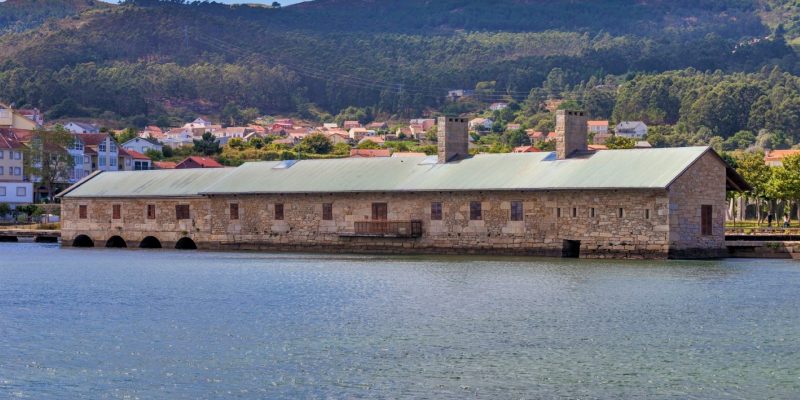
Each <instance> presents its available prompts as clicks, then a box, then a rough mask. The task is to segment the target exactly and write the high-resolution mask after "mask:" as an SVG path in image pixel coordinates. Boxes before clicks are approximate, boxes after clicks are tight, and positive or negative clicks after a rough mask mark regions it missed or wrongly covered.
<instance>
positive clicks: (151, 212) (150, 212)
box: [147, 204, 156, 219]
mask: <svg viewBox="0 0 800 400" xmlns="http://www.w3.org/2000/svg"><path fill="white" fill-rule="evenodd" d="M147 219H156V205H155V204H148V205H147Z"/></svg>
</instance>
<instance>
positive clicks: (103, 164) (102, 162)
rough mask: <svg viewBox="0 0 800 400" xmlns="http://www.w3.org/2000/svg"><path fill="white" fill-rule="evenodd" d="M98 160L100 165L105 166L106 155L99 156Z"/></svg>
mask: <svg viewBox="0 0 800 400" xmlns="http://www.w3.org/2000/svg"><path fill="white" fill-rule="evenodd" d="M99 160H100V166H101V167H105V166H106V156H100V157H99Z"/></svg>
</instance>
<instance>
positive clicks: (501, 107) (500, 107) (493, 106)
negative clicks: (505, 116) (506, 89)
mask: <svg viewBox="0 0 800 400" xmlns="http://www.w3.org/2000/svg"><path fill="white" fill-rule="evenodd" d="M506 108H508V103H492V104H490V105H489V110H491V111H501V110H505V109H506Z"/></svg>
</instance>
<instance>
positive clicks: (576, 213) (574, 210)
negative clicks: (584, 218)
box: [572, 207, 578, 218]
mask: <svg viewBox="0 0 800 400" xmlns="http://www.w3.org/2000/svg"><path fill="white" fill-rule="evenodd" d="M577 217H578V209H577V208H575V207H572V218H577Z"/></svg>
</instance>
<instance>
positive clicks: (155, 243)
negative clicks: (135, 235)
mask: <svg viewBox="0 0 800 400" xmlns="http://www.w3.org/2000/svg"><path fill="white" fill-rule="evenodd" d="M139 248H140V249H160V248H161V241H160V240H158V239H156V238H155V237H153V236H148V237H146V238H144V239H142V242H141V243H139Z"/></svg>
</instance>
